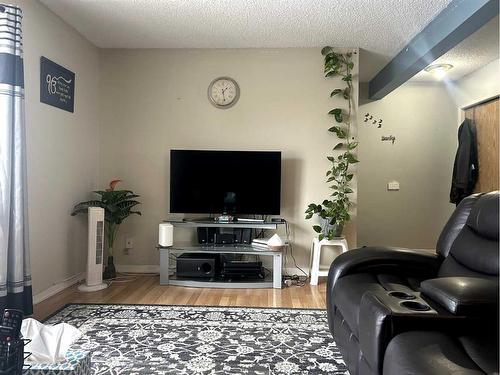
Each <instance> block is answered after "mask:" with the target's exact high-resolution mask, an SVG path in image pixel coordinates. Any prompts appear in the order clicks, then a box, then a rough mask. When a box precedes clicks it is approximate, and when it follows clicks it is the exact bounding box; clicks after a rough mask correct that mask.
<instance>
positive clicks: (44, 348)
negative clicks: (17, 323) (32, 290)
mask: <svg viewBox="0 0 500 375" xmlns="http://www.w3.org/2000/svg"><path fill="white" fill-rule="evenodd" d="M21 334H22V335H23V338H25V339H30V340H31V342H30V343H29V344H28V345H26V347H25V349H24V351H25V352H31V356H29V357H28V359H27V360H26V363H57V362H61V361H64V359H65V354H66V351H67V350H68V348H69V347H70V346H71V344H73V343H74V342H75V341H76V340H78V339H79V338H80V337H81V336H82V333H81V332H80V330H78V329H77V328H75V327H73V326H71V325H69V324H66V323H60V324H56V325H55V326H51V325H45V324H42V323H40V322H39V321H38V320H35V319H31V318H28V319H24V320H23V325H22V326H21Z"/></svg>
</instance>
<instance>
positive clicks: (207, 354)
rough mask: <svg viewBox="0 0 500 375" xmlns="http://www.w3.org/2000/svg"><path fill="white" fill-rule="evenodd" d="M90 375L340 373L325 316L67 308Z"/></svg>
mask: <svg viewBox="0 0 500 375" xmlns="http://www.w3.org/2000/svg"><path fill="white" fill-rule="evenodd" d="M60 322H66V323H69V324H72V325H74V326H76V327H78V328H79V329H80V330H81V331H82V332H83V337H82V338H81V339H80V340H78V341H77V342H76V343H75V344H74V346H73V348H74V349H83V350H87V351H90V352H91V353H92V373H93V374H109V375H111V374H113V375H114V374H131V375H132V374H133V375H136V374H148V375H150V374H232V375H234V374H266V375H269V374H348V372H347V369H346V366H345V364H344V361H343V360H342V356H341V354H340V352H339V349H338V348H337V347H336V345H335V342H334V341H333V339H332V335H331V334H330V331H329V330H328V323H327V317H326V311H324V310H298V309H260V308H238V307H201V306H197V307H191V306H159V305H146V306H145V305H83V304H82V305H80V304H75V305H68V306H66V307H65V308H64V309H62V310H61V311H59V312H58V313H56V314H55V315H54V316H52V317H51V318H49V319H48V320H47V321H46V323H48V324H56V323H60Z"/></svg>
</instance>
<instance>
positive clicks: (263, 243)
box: [252, 238, 269, 251]
mask: <svg viewBox="0 0 500 375" xmlns="http://www.w3.org/2000/svg"><path fill="white" fill-rule="evenodd" d="M267 241H269V238H254V239H253V241H252V247H253V248H255V249H256V250H262V251H269V246H267Z"/></svg>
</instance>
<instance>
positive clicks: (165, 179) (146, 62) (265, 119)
mask: <svg viewBox="0 0 500 375" xmlns="http://www.w3.org/2000/svg"><path fill="white" fill-rule="evenodd" d="M101 57H102V65H101V77H102V80H101V97H102V103H103V104H102V108H101V109H102V112H101V122H102V127H101V131H102V133H101V149H102V157H101V183H102V184H103V185H104V184H105V183H107V181H109V180H111V179H113V178H120V179H123V180H124V183H123V185H121V186H122V187H123V188H128V189H132V190H134V191H135V192H137V193H138V194H140V195H141V201H142V202H143V204H142V206H141V207H140V209H141V210H142V212H143V216H140V217H139V216H133V217H131V218H130V219H128V220H127V221H126V222H125V223H124V224H123V228H122V229H120V234H119V237H118V239H117V242H116V245H115V249H116V258H117V259H116V263H117V264H134V265H154V264H158V262H159V260H158V254H157V251H156V249H155V245H156V244H157V228H158V223H159V222H160V221H161V220H162V219H166V218H169V217H173V216H169V202H168V197H169V150H170V149H172V148H186V149H229V150H233V149H234V150H281V151H283V154H282V156H283V181H282V185H283V194H282V214H281V216H282V217H284V218H286V219H287V220H288V221H289V222H290V223H291V224H292V227H293V232H294V244H295V254H296V255H297V260H298V262H299V264H300V265H301V266H303V267H304V266H308V262H309V247H310V243H311V240H312V238H313V232H312V229H311V225H312V222H311V221H308V222H307V221H306V220H305V219H304V210H305V208H306V207H307V204H308V203H310V202H312V201H320V202H321V201H322V200H323V199H324V198H326V197H328V188H327V185H326V184H325V182H324V180H325V179H324V175H325V171H326V169H327V167H328V161H327V160H326V157H325V156H326V154H327V153H328V152H329V150H331V148H332V146H333V145H335V144H336V142H335V138H334V137H333V136H332V135H330V134H329V133H328V132H327V129H328V128H329V126H331V119H330V118H329V117H328V116H327V115H326V113H327V112H328V110H330V109H331V108H333V106H334V105H335V104H336V103H337V105H339V103H340V105H344V103H342V102H341V100H342V99H336V100H338V102H336V101H335V100H331V99H330V98H329V93H330V91H331V90H332V89H334V88H336V87H337V86H336V85H335V82H334V81H333V80H327V79H325V78H324V77H323V60H322V56H321V54H320V50H319V49H273V50H263V49H240V50H103V51H102V56H101ZM222 75H228V76H231V77H233V78H234V79H236V81H237V82H238V83H239V85H240V87H241V97H240V100H239V102H238V103H237V104H236V105H235V106H234V107H232V108H231V109H227V110H220V109H217V108H215V107H213V106H212V105H211V104H210V103H209V101H208V99H207V87H208V85H209V83H210V81H211V80H212V79H214V78H215V77H218V76H222ZM356 88H357V78H356ZM257 176H258V174H257ZM200 183H210V182H209V181H205V182H203V181H200ZM347 233H348V240H349V243H350V245H352V246H354V243H355V226H354V225H353V224H352V223H351V225H350V226H348V228H347ZM125 236H131V237H134V238H135V249H133V250H131V251H130V254H129V255H124V254H123V251H122V250H123V247H124V237H125ZM175 236H176V241H177V242H179V241H186V240H187V239H188V238H189V234H188V233H186V232H185V231H184V232H181V230H178V231H176V234H175ZM325 262H326V261H325Z"/></svg>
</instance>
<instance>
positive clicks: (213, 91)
mask: <svg viewBox="0 0 500 375" xmlns="http://www.w3.org/2000/svg"><path fill="white" fill-rule="evenodd" d="M239 98H240V87H239V86H238V84H237V83H236V81H235V80H234V79H232V78H229V77H219V78H216V79H214V80H213V81H212V82H210V85H209V86H208V99H210V102H211V103H212V104H213V105H214V106H215V107H217V108H221V109H225V108H230V107H232V106H233V105H235V104H236V102H237V101H238V99H239Z"/></svg>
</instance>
